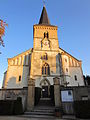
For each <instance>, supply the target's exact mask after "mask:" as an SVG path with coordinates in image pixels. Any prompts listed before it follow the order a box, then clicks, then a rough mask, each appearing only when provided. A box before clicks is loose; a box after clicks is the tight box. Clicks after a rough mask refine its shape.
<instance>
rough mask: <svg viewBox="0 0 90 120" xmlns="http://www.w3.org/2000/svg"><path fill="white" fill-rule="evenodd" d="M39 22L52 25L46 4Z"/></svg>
mask: <svg viewBox="0 0 90 120" xmlns="http://www.w3.org/2000/svg"><path fill="white" fill-rule="evenodd" d="M39 24H47V25H50V21H49V19H48V15H47V11H46V8H45V5H44V6H43V10H42V13H41V17H40V20H39Z"/></svg>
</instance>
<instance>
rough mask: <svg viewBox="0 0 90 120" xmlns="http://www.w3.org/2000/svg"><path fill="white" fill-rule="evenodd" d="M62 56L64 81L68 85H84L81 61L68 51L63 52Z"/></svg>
mask: <svg viewBox="0 0 90 120" xmlns="http://www.w3.org/2000/svg"><path fill="white" fill-rule="evenodd" d="M61 56H62V69H63V75H64V82H66V84H67V86H84V79H83V73H82V67H81V61H79V60H77V59H75V58H74V57H72V56H70V55H69V54H67V53H61ZM64 84H65V83H64Z"/></svg>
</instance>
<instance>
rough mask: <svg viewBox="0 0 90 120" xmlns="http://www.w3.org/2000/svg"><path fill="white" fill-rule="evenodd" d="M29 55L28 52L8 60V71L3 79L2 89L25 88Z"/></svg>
mask: <svg viewBox="0 0 90 120" xmlns="http://www.w3.org/2000/svg"><path fill="white" fill-rule="evenodd" d="M30 63H31V53H30V50H28V51H26V52H24V53H22V54H20V55H18V56H16V57H14V58H10V59H8V69H7V74H6V77H4V78H5V80H4V81H5V82H4V85H3V87H4V88H23V87H27V81H28V76H29V74H30Z"/></svg>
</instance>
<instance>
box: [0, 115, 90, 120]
mask: <svg viewBox="0 0 90 120" xmlns="http://www.w3.org/2000/svg"><path fill="white" fill-rule="evenodd" d="M63 117H64V118H62V119H60V118H53V119H48V118H46V119H45V118H25V117H19V116H0V120H85V119H78V118H77V119H75V117H74V116H63ZM87 120H90V119H87Z"/></svg>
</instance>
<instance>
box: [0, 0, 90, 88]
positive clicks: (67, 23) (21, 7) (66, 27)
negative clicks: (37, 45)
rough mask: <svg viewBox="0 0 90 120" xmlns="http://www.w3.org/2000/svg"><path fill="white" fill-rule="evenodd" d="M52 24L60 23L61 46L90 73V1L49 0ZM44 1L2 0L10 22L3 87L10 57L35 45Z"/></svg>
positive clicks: (0, 15) (1, 64) (1, 58)
mask: <svg viewBox="0 0 90 120" xmlns="http://www.w3.org/2000/svg"><path fill="white" fill-rule="evenodd" d="M45 4H46V5H45V6H46V10H47V13H48V16H49V20H50V23H51V24H52V25H57V26H58V40H59V46H60V47H61V48H63V49H64V50H65V51H67V52H69V53H70V54H71V55H73V56H74V57H76V58H77V59H79V60H82V68H83V73H84V74H85V75H86V74H88V75H90V0H46V3H45ZM42 8H43V0H0V19H2V20H3V21H5V22H7V23H8V27H6V32H5V36H4V37H3V39H4V43H5V48H3V47H1V46H0V51H1V52H2V54H0V86H1V85H2V80H3V73H4V72H5V71H6V70H7V67H8V64H7V58H11V57H13V56H15V55H17V54H19V53H21V52H23V51H25V50H28V49H29V48H33V25H34V24H36V23H38V22H39V18H40V15H41V11H42Z"/></svg>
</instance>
